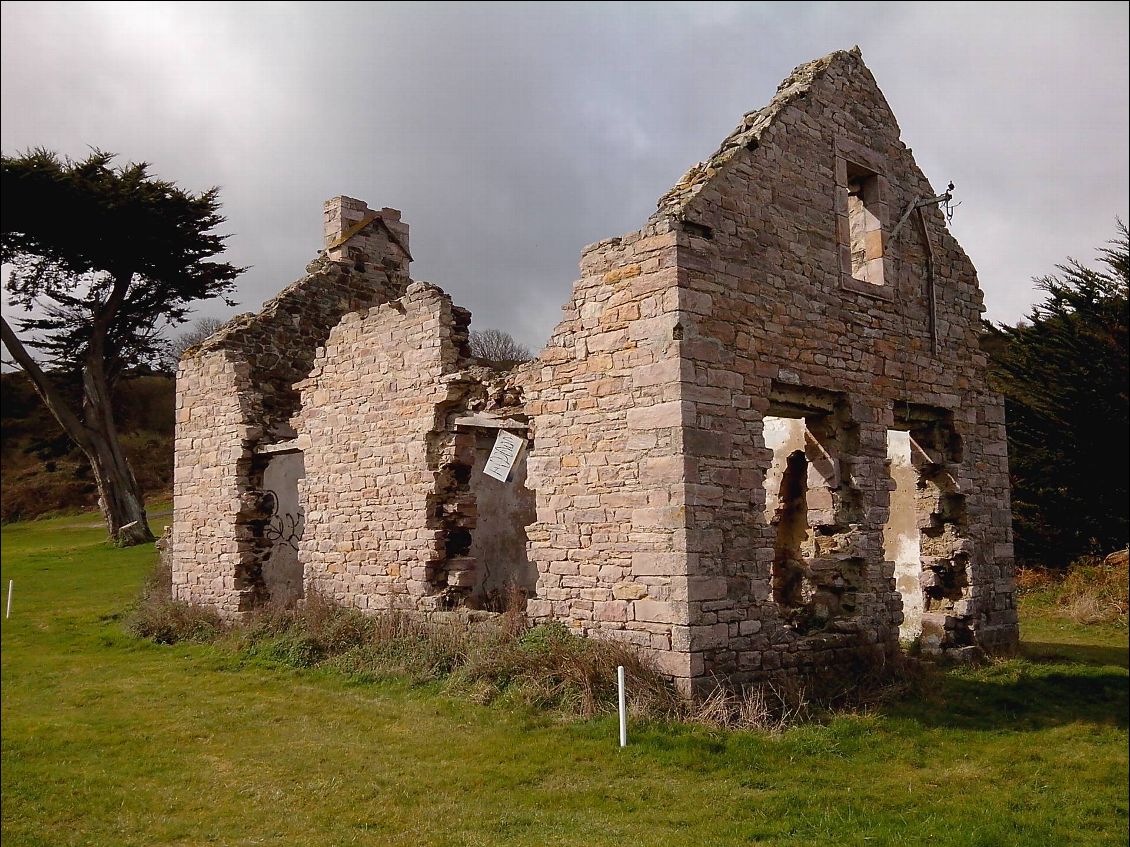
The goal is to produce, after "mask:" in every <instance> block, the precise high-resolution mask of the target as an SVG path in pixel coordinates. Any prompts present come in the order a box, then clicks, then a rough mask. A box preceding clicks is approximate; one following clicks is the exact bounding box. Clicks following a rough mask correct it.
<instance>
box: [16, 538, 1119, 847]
mask: <svg viewBox="0 0 1130 847" xmlns="http://www.w3.org/2000/svg"><path fill="white" fill-rule="evenodd" d="M157 523H160V521H157ZM155 529H156V527H155ZM102 537H103V532H102V530H101V529H100V528H99V527H98V526H97V525H92V524H91V522H90V521H89V520H79V519H76V518H74V517H71V518H60V519H56V520H51V521H37V522H33V523H22V524H13V525H9V526H6V527H4V528H3V536H2V540H3V561H2V578H3V584H4V586H5V587H6V586H7V580H8V579H14V580H15V595H14V602H13V609H12V619H11V620H7V621H4V625H3V751H2V757H3V758H2V765H3V768H2V772H3V831H2V834H3V840H4V844H5V847H13V845H79V844H84V845H135V844H136V845H156V844H177V845H196V844H218V845H229V844H230V845H264V844H277V845H290V844H296V845H297V844H311V845H323V844H324V845H352V844H373V845H422V844H429V845H430V844H437V845H493V844H515V845H549V844H552V845H605V844H607V845H612V844H616V845H622V844H630V845H633V846H634V847H650V845H704V847H713V845H731V844H734V845H737V844H743V845H746V844H772V845H798V847H799V845H819V844H835V845H872V846H874V845H915V844H922V845H927V844H928V845H931V847H948V845H953V847H971V846H975V845H1020V844H1031V845H1041V847H1043V845H1060V844H1063V845H1100V844H1102V845H1108V844H1109V845H1115V844H1118V845H1123V844H1125V843H1126V833H1127V772H1128V770H1127V769H1128V761H1127V711H1128V692H1130V681H1128V676H1127V635H1126V629H1125V628H1120V627H1117V626H1105V627H1080V626H1077V625H1074V624H1071V623H1069V622H1067V621H1065V620H1062V619H1059V618H1056V617H1055V614H1054V609H1051V608H1049V607H1048V605H1047V604H1046V603H1045V602H1042V600H1041V598H1040V597H1039V596H1037V595H1032V596H1029V597H1026V598H1025V600H1024V612H1025V617H1024V624H1023V625H1024V637H1025V642H1026V644H1025V658H1023V659H1015V660H1009V661H1004V662H999V663H995V664H992V665H990V666H988V667H985V668H980V669H955V670H951V671H948V672H946V673H945V674H941V675H939V677H938V679H937V684H936V686H935V687H934V688H933V690H932V692H931V693H930V695H929V696H927V697H926V698H924V699H916V700H908V701H904V702H898V703H893V704H889V705H888V706H886V707H884V709H883V710H882V712H881V713H879V714H870V715H849V716H843V717H837V718H835V719H832V720H830V721H828V722H826V723H824V724H821V725H808V726H802V727H798V728H795V729H791V730H789V731H787V732H785V733H783V734H781V735H777V736H771V735H764V734H757V733H749V732H725V731H710V730H706V729H700V728H690V727H685V726H671V725H662V724H651V725H644V726H635V727H633V730H632V731H633V735H632V744H631V746H629V747H628V748H627V749H626V750H623V751H621V750H619V749H618V748H617V747H616V742H615V732H616V730H615V722H614V719H598V720H592V721H577V722H570V723H563V722H561V721H560V720H557V719H554V718H551V717H548V716H545V715H539V714H535V713H532V712H528V711H524V710H522V709H519V708H516V707H514V706H492V707H483V706H476V705H473V704H470V703H468V702H465V701H461V700H458V699H454V698H452V697H450V696H447V695H445V694H444V693H443V692H441V691H439V690H438V689H436V688H434V687H427V686H425V687H410V686H408V685H407V684H399V683H379V684H372V683H366V684H360V683H353V682H351V681H350V680H348V679H346V678H344V677H342V676H339V675H334V674H332V673H329V672H322V671H304V672H300V671H294V670H288V669H285V668H279V667H272V666H269V665H265V664H262V663H257V662H255V661H254V660H251V659H249V658H247V657H245V656H240V655H237V654H235V653H232V652H230V651H228V650H224V649H221V648H217V647H212V646H207V645H177V646H172V647H166V646H158V645H154V644H151V643H149V642H145V641H141V640H138V639H135V638H133V637H132V636H129V635H127V634H126V632H125V630H124V628H123V624H122V620H121V617H122V615H123V613H124V611H125V610H126V609H127V607H128V606H129V604H130V602H131V600H132V598H133V597H134V596H135V595H136V593H137V591H138V588H139V586H140V584H141V582H142V579H143V578H144V575H145V573H146V572H147V571H148V570H149V568H150V567H151V566H152V562H153V557H154V553H153V549H152V547H151V546H150V547H147V548H141V549H136V548H135V549H131V550H124V551H119V550H114V549H112V548H109V547H107V546H106V545H105V544H104V543H103V542H102Z"/></svg>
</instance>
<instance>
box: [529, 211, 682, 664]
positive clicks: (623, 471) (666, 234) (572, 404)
mask: <svg viewBox="0 0 1130 847" xmlns="http://www.w3.org/2000/svg"><path fill="white" fill-rule="evenodd" d="M675 263H676V247H675V233H674V232H672V231H671V230H670V228H669V227H667V226H665V225H663V224H659V225H656V226H652V227H650V228H648V229H645V230H642V231H640V232H636V233H632V234H630V235H627V236H624V237H623V238H614V239H609V240H607V241H602V242H600V243H598V244H594V245H591V246H589V247H588V248H586V249H585V251H584V254H583V257H582V259H581V279H580V280H579V281H578V282H577V283H575V285H574V287H573V298H572V302H570V303H569V304H568V305H567V306H566V307H565V314H564V319H563V320H562V322H561V323H560V324H559V325H558V327H557V329H556V330H555V331H554V333H553V336H552V338H551V339H550V342H549V344H548V346H547V347H546V349H545V350H544V351H543V352H542V353H541V355H540V356H539V357H538V358H537V359H536V360H535V361H534V362H532V363H530V364H529V365H527V366H526V367H525V369H524V370H523V371H522V373H521V374H520V377H519V381H520V384H521V385H522V387H523V389H524V391H525V398H526V411H527V413H528V414H529V415H530V417H531V418H532V419H533V421H534V424H535V427H534V431H533V448H532V450H531V451H530V454H529V459H528V474H529V483H528V484H529V487H530V488H531V489H533V490H534V491H535V492H536V511H537V520H536V522H535V523H534V524H532V525H531V526H530V527H529V528H528V529H527V535H528V538H529V554H530V560H531V562H534V563H536V565H537V567H538V571H539V577H538V588H537V599H536V600H531V601H530V602H529V603H528V604H527V614H528V615H529V617H530V618H531V619H533V620H550V619H556V620H561V621H564V622H565V623H567V624H568V625H569V626H570V628H572V629H573V630H574V631H576V632H580V633H583V634H586V635H594V636H599V637H604V638H610V639H616V640H622V641H626V642H628V643H631V644H634V645H636V646H638V647H640V648H641V649H642V650H643V651H644V652H645V653H647V654H650V655H651V656H652V657H653V658H655V659H656V660H657V661H658V662H659V664H660V666H661V667H662V668H663V669H664V670H665V671H666V672H667V673H670V674H671V675H672V676H673V677H675V678H676V679H679V680H683V682H684V683H685V682H686V681H688V680H689V678H690V677H691V676H692V674H693V673H695V669H694V668H692V667H691V664H690V658H689V644H688V638H687V627H686V624H687V621H688V618H687V615H688V606H687V602H688V585H687V578H686V553H685V550H686V535H685V514H686V502H685V489H684V483H683V476H684V468H683V457H682V452H683V447H682V429H681V427H682V424H683V420H684V413H685V410H684V407H683V405H682V403H681V402H680V398H679V382H678V379H679V373H680V358H679V343H680V342H679V338H680V336H681V333H682V327H681V325H680V312H679V309H678V296H677V286H676V282H677V276H678V270H677V268H676V264H675Z"/></svg>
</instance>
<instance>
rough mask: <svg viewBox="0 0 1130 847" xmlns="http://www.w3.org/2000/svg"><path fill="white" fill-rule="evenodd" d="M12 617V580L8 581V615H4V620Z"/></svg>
mask: <svg viewBox="0 0 1130 847" xmlns="http://www.w3.org/2000/svg"><path fill="white" fill-rule="evenodd" d="M11 616H12V580H10V579H9V580H8V614H6V615H4V617H6V618H10V617H11Z"/></svg>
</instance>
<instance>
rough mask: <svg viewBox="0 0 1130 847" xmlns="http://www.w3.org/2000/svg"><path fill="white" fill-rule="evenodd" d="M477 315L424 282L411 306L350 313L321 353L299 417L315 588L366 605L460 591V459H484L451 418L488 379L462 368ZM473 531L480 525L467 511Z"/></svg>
mask: <svg viewBox="0 0 1130 847" xmlns="http://www.w3.org/2000/svg"><path fill="white" fill-rule="evenodd" d="M469 322H470V314H469V313H467V312H466V311H464V310H462V309H457V308H455V307H453V306H452V304H451V300H450V299H449V298H448V297H447V296H446V295H445V294H444V293H443V292H442V291H440V290H439V289H438V288H435V287H434V286H430V285H427V284H424V283H418V282H417V283H412V284H411V285H410V286H409V287H408V290H407V293H406V294H405V296H404V297H403V298H402V299H399V300H397V301H394V302H392V303H388V304H385V305H382V306H377V307H374V308H371V309H369V310H367V311H364V312H358V313H353V314H349V315H346V316H345V317H344V318H343V319H342V321H341V322H340V323H339V324H338V325H337V326H336V327H334V329H333V330H332V331H331V332H330V334H329V337H328V338H327V339H326V343H325V345H324V347H322V348H321V349H319V350H318V354H317V359H316V361H315V364H314V367H313V369H312V370H311V372H310V375H309V377H308V378H307V379H305V380H303V381H301V382H300V383H298V386H297V387H298V388H299V389H300V390H301V391H302V394H303V398H304V402H303V406H302V411H301V412H300V413H299V415H298V416H297V417H296V418H295V424H296V427H297V429H298V445H299V447H300V448H301V449H302V451H303V455H304V458H305V463H306V477H305V479H304V480H303V482H301V483H300V490H301V499H302V501H303V503H304V505H305V508H306V530H305V532H304V534H303V538H302V540H301V541H300V542H299V558H300V561H301V562H302V564H303V567H304V568H305V573H306V580H307V585H308V586H309V587H310V588H311V589H312V590H316V591H318V592H319V593H320V594H322V595H324V596H326V597H329V598H331V599H332V600H334V601H336V602H339V603H343V604H346V605H350V606H355V607H357V608H360V609H435V608H442V607H443V606H444V605H445V599H446V598H448V597H450V596H451V595H452V594H455V595H458V594H459V593H460V589H461V587H462V586H461V585H456V584H455V583H457V582H459V579H460V577H459V576H457V575H454V574H450V573H448V566H449V565H450V564H452V561H451V560H459V562H460V563H464V560H465V557H463V556H459V555H449V553H461V552H465V551H451V550H450V549H449V536H450V535H451V530H452V525H450V524H449V523H445V521H444V520H443V519H442V516H441V511H443V510H445V509H449V510H454V511H459V510H458V509H457V508H456V507H457V506H458V505H460V504H459V499H460V492H459V491H457V490H456V489H458V487H459V482H458V480H455V479H453V478H451V477H450V470H451V468H452V466H453V465H454V464H456V463H463V464H464V465H466V466H468V469H469V466H470V464H471V463H472V462H473V460H474V449H475V439H474V435H473V434H471V433H468V434H465V435H456V434H455V433H454V432H453V431H452V429H451V427H450V426H449V425H448V420H447V419H448V415H449V413H450V412H451V411H452V410H453V409H456V408H465V405H466V399H467V395H468V393H474V392H475V391H476V390H477V389H478V387H479V384H478V383H477V382H474V381H469V380H468V379H467V378H466V377H465V375H463V374H462V372H461V371H460V366H461V364H463V363H464V362H465V359H466V353H467V351H466V347H465V345H466V339H467V325H468V323H469ZM462 505H463V506H464V508H463V509H462V512H461V515H462V516H463V517H464V518H465V519H466V520H465V521H464V522H463V524H462V528H464V529H469V528H471V527H473V526H474V520H473V510H472V509H469V508H466V507H467V506H469V505H470V504H469V503H463V504H462Z"/></svg>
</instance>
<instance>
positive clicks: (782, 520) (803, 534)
mask: <svg viewBox="0 0 1130 847" xmlns="http://www.w3.org/2000/svg"><path fill="white" fill-rule="evenodd" d="M763 435H764V439H765V446H766V448H768V449H769V450H770V451H772V459H771V461H770V464H769V467H768V468H767V469H766V473H765V516H766V523H767V524H768V525H769V529H770V531H771V535H772V544H773V560H772V567H771V572H770V574H769V577H770V586H771V596H772V599H773V601H774V604H775V606H776V607H777V609H778V611H779V613H780V615H781V619H782V621H783V622H784V623H785V625H786V626H789V627H790V628H792V629H793V630H795V631H797V632H799V633H802V634H803V633H808V632H815V631H819V630H821V629H824V628H825V627H827V626H828V625H830V624H831V623H832V622H833V621H836V620H841V619H844V618H850V617H854V616H855V615H856V614H857V613H858V609H859V595H860V592H862V591H865V590H866V586H867V579H868V567H867V561H866V558H865V557H864V556H862V555H861V554H860V552H859V551H858V550H857V549H856V548H855V545H854V543H853V540H852V539H853V535H852V524H853V523H854V524H858V523H859V520H860V515H859V510H860V498H859V492H858V491H856V490H855V488H854V487H853V486H852V485H851V484H850V483H845V481H844V475H843V473H842V468H841V463H842V461H843V460H844V458H845V457H850V456H852V455H854V454H855V453H856V451H857V450H858V444H857V441H858V428H857V426H856V425H855V424H854V423H853V422H852V421H851V420H850V416H849V415H848V414H847V411H846V405H845V403H844V402H843V398H842V397H841V396H840V395H838V394H835V393H833V392H826V391H818V390H815V389H804V388H801V387H797V386H777V385H776V384H775V385H774V391H773V393H772V394H771V405H770V414H768V415H766V416H765V417H764V418H763Z"/></svg>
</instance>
